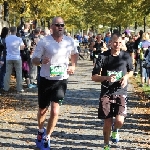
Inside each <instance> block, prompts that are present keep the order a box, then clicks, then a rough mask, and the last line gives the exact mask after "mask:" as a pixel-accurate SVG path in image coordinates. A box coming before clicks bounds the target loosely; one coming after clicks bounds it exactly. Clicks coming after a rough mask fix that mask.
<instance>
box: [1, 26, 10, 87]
mask: <svg viewBox="0 0 150 150" xmlns="http://www.w3.org/2000/svg"><path fill="white" fill-rule="evenodd" d="M8 32H9V29H8V28H7V27H4V28H3V29H2V32H1V42H2V44H3V45H4V48H2V49H0V58H1V59H2V61H3V62H4V64H3V65H2V66H1V68H0V89H3V88H4V76H5V73H6V43H5V38H6V36H7V35H8Z"/></svg>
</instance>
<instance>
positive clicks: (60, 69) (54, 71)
mask: <svg viewBox="0 0 150 150" xmlns="http://www.w3.org/2000/svg"><path fill="white" fill-rule="evenodd" d="M65 71H66V67H65V66H53V65H52V66H50V77H55V76H63V75H64V74H65Z"/></svg>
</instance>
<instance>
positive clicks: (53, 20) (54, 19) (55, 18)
mask: <svg viewBox="0 0 150 150" xmlns="http://www.w3.org/2000/svg"><path fill="white" fill-rule="evenodd" d="M58 18H61V19H62V17H59V16H57V17H54V18H53V19H52V24H55V23H56V20H57V19H58ZM62 20H63V19H62ZM63 22H64V20H63Z"/></svg>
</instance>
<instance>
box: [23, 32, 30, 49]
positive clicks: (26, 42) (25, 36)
mask: <svg viewBox="0 0 150 150" xmlns="http://www.w3.org/2000/svg"><path fill="white" fill-rule="evenodd" d="M22 40H23V43H24V45H25V47H26V48H30V47H31V39H30V33H28V34H23V36H22Z"/></svg>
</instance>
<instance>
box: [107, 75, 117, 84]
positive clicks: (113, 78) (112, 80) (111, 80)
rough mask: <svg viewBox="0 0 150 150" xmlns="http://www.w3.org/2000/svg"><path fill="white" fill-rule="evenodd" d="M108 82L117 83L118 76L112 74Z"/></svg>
mask: <svg viewBox="0 0 150 150" xmlns="http://www.w3.org/2000/svg"><path fill="white" fill-rule="evenodd" d="M107 80H108V81H109V82H115V81H116V75H115V74H111V75H110V76H108V78H107Z"/></svg>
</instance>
